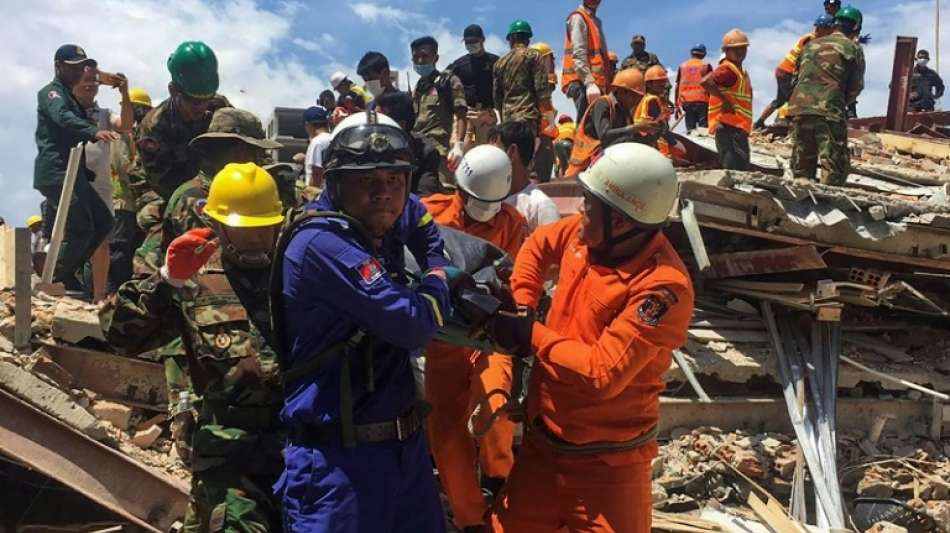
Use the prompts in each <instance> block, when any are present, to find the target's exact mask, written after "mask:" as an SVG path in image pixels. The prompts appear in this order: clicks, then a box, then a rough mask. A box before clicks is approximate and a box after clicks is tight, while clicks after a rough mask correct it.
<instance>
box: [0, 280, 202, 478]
mask: <svg viewBox="0 0 950 533" xmlns="http://www.w3.org/2000/svg"><path fill="white" fill-rule="evenodd" d="M32 301H33V319H32V332H33V345H34V346H38V348H37V349H35V350H34V351H33V352H32V353H26V354H24V353H17V352H16V351H15V350H14V346H13V342H12V339H13V321H14V316H13V310H14V293H13V291H10V290H8V291H2V292H0V389H3V390H5V391H7V392H10V393H12V394H14V395H15V396H16V397H17V398H19V399H21V400H24V401H26V402H28V403H30V404H31V405H33V406H34V407H36V408H38V409H40V410H42V411H43V412H45V413H46V414H48V415H50V416H52V417H54V418H56V419H58V420H59V421H61V422H63V423H65V424H67V425H69V426H70V427H72V428H73V429H75V430H77V431H79V432H81V433H83V434H85V435H86V436H88V437H90V438H92V439H95V440H96V441H98V442H101V443H103V444H106V445H108V446H110V447H112V448H115V449H117V450H119V451H121V452H122V453H124V454H126V455H127V456H129V457H131V458H133V459H135V460H136V461H138V462H139V463H141V464H144V465H147V466H149V467H151V468H154V469H156V470H159V471H161V472H162V473H164V474H168V475H170V476H172V477H173V478H175V479H179V480H184V481H187V480H188V479H189V477H190V474H189V472H188V469H187V468H186V467H185V465H184V464H183V463H182V462H181V460H180V459H179V457H178V454H177V453H176V452H175V450H174V449H173V445H172V442H171V441H170V440H169V439H168V428H167V426H168V424H167V415H166V414H165V412H164V410H165V408H164V405H162V404H161V403H157V402H156V403H154V404H149V403H148V402H141V401H134V400H133V401H128V400H127V399H126V398H122V397H114V398H108V397H106V395H107V394H109V393H111V392H112V391H111V390H104V389H103V388H102V387H100V386H99V383H100V382H102V381H105V380H108V379H109V377H108V376H90V375H83V374H88V370H90V369H91V367H86V366H84V365H83V364H84V363H87V364H88V363H91V362H93V361H94V358H96V357H100V358H103V357H104V358H108V359H110V360H112V362H116V363H119V364H121V363H123V362H124V361H122V360H121V359H120V356H117V355H114V354H111V353H107V352H99V351H96V350H90V349H88V348H81V347H79V345H82V346H86V347H89V346H92V347H102V346H101V345H100V343H104V338H103V336H102V331H101V328H100V327H99V316H98V313H99V308H98V307H97V306H95V305H90V304H88V303H85V302H82V301H79V300H75V299H72V298H68V297H65V296H61V297H52V296H49V295H47V294H45V293H42V292H38V293H36V294H35V295H34V297H33V300H32ZM82 359H85V360H83V361H77V360H82ZM127 362H128V363H129V364H132V365H149V366H148V367H146V368H148V369H149V370H150V371H151V372H153V373H157V374H161V372H162V369H161V367H160V366H158V365H154V364H153V363H145V362H138V361H134V360H129V361H127ZM151 365H154V366H151ZM76 374H80V375H76ZM157 374H156V376H155V377H158V376H157ZM153 380H154V377H153ZM113 385H115V386H116V387H121V386H122V384H121V383H114V384H113ZM90 386H91V387H93V388H88V387H90ZM96 388H98V389H99V390H94V389H96Z"/></svg>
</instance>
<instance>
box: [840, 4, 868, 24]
mask: <svg viewBox="0 0 950 533" xmlns="http://www.w3.org/2000/svg"><path fill="white" fill-rule="evenodd" d="M838 19H844V20H850V21H851V22H854V25H855V26H860V25H862V24H863V23H864V17H863V16H862V15H861V11H860V10H859V9H858V8H856V7H854V6H844V7H842V8H841V9H839V10H838V12H837V13H835V20H838Z"/></svg>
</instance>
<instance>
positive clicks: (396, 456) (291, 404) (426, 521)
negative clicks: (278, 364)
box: [275, 193, 451, 533]
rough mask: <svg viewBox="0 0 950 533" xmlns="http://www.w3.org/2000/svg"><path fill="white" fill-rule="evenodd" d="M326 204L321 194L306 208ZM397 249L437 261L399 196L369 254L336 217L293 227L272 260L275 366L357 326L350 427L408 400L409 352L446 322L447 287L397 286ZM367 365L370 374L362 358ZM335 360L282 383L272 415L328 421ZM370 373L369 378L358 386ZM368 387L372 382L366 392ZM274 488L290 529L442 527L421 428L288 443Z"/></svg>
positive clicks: (436, 248) (376, 532) (411, 399)
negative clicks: (276, 268) (278, 266)
mask: <svg viewBox="0 0 950 533" xmlns="http://www.w3.org/2000/svg"><path fill="white" fill-rule="evenodd" d="M307 208H308V209H313V210H317V211H336V210H337V209H336V207H335V206H334V205H333V202H332V201H331V200H330V198H329V196H328V195H327V194H326V193H324V194H323V195H322V196H321V197H320V198H319V199H317V200H316V201H315V202H313V203H311V204H310V205H308V206H307ZM404 247H407V248H408V249H409V250H410V251H411V252H412V254H413V256H414V257H415V259H416V261H417V262H418V263H419V264H420V266H422V269H423V271H425V270H426V269H429V268H434V267H440V266H445V265H447V264H448V261H447V260H446V259H445V257H444V252H443V243H442V238H441V237H440V236H439V232H438V229H437V228H436V226H435V224H434V223H433V222H432V217H431V216H430V215H429V214H428V212H427V211H426V209H425V207H424V206H423V205H422V204H421V203H420V202H419V200H418V198H416V197H415V196H411V197H410V199H409V201H408V202H407V204H406V207H405V209H404V211H403V215H402V216H401V218H400V219H399V221H398V222H397V224H396V226H395V227H394V228H393V229H392V230H390V232H389V233H388V234H387V235H386V237H385V238H384V240H383V245H382V246H381V247H380V248H379V249H377V250H371V249H370V248H369V246H368V245H367V244H366V243H364V242H362V241H361V240H360V239H359V238H357V237H356V236H355V235H354V232H353V231H351V230H350V228H349V226H348V223H347V222H346V220H344V219H342V218H332V217H331V218H314V219H312V220H309V221H307V222H305V223H303V224H302V225H301V226H300V227H299V228H298V229H297V230H296V232H295V233H294V235H293V236H292V239H291V241H290V243H289V245H288V247H287V250H286V254H285V255H284V259H283V269H282V273H283V290H282V296H283V297H282V302H283V305H282V311H283V316H284V346H286V352H287V354H286V355H285V362H284V364H285V365H286V366H288V367H289V369H288V370H292V369H293V368H294V367H295V366H299V365H302V364H305V363H306V362H307V361H309V360H312V358H314V357H316V356H317V355H318V354H320V353H322V352H324V351H325V350H327V349H328V348H329V347H331V346H333V345H334V344H337V343H339V342H340V341H344V340H346V339H348V338H350V337H352V336H353V334H354V332H355V331H357V330H359V329H362V330H363V331H365V332H366V333H367V334H368V335H370V336H371V337H373V339H374V342H373V344H372V353H371V357H368V358H367V357H363V356H362V355H359V356H355V357H351V358H350V359H349V360H350V365H351V378H352V379H351V384H352V399H353V417H354V422H355V424H357V425H362V424H372V423H378V422H386V421H391V420H394V419H396V418H398V417H400V416H403V415H405V414H406V413H407V412H411V411H412V409H413V407H414V406H415V404H416V402H417V394H416V386H415V382H414V379H413V372H412V366H411V362H410V359H411V357H414V356H416V355H418V354H419V353H420V352H421V350H422V348H423V347H424V346H426V344H428V342H429V341H430V340H431V339H432V337H433V336H434V335H435V332H436V330H437V329H438V327H439V326H441V325H442V322H443V319H444V318H445V319H447V318H448V316H447V314H448V313H449V312H450V309H451V307H450V300H449V289H448V287H447V285H446V283H445V282H444V281H443V279H442V278H440V277H438V276H425V277H424V278H423V279H422V280H421V282H420V283H419V285H418V286H417V287H416V288H415V289H409V288H408V279H407V277H406V275H405V273H404V271H405V257H404ZM370 361H371V362H372V369H371V370H370V368H369V365H368V363H369V362H370ZM340 364H342V363H341V362H340V361H335V362H334V363H332V364H330V365H328V366H327V367H326V368H321V369H320V370H319V371H317V372H314V373H313V374H312V375H309V376H305V377H301V378H299V379H297V380H296V381H295V382H291V383H287V384H286V386H287V387H286V399H285V403H284V408H283V410H282V412H281V418H282V420H283V422H284V423H285V424H286V425H287V426H289V427H291V428H293V427H301V426H304V427H315V426H338V425H339V424H340V418H341V415H340V412H341V409H340V405H341V402H340V389H341V372H340ZM370 381H371V382H372V386H370ZM370 388H372V390H370ZM284 456H285V463H286V464H285V470H284V473H283V475H282V476H281V479H280V480H279V481H278V483H277V485H276V486H275V489H276V491H277V494H278V495H280V496H281V497H282V501H283V506H284V521H285V529H286V530H287V531H288V532H290V531H294V532H334V533H337V532H338V533H385V532H407V533H408V532H413V533H428V532H442V531H444V524H443V518H442V509H441V505H440V501H439V496H438V489H437V487H436V482H435V479H434V477H433V475H432V463H431V460H430V458H429V449H428V444H427V442H426V439H425V435H424V432H423V431H418V432H416V433H415V434H414V435H412V436H411V437H410V438H408V439H407V440H405V441H403V442H399V441H396V440H393V441H385V442H375V443H364V442H358V443H356V445H355V446H353V447H344V446H342V444H340V445H321V446H319V447H307V446H305V445H300V444H299V443H295V442H293V441H291V442H290V444H289V445H288V447H287V448H286V449H285V451H284Z"/></svg>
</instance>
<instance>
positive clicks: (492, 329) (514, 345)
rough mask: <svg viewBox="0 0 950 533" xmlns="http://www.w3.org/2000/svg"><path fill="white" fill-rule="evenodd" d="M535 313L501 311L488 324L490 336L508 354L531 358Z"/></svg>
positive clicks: (528, 311)
mask: <svg viewBox="0 0 950 533" xmlns="http://www.w3.org/2000/svg"><path fill="white" fill-rule="evenodd" d="M534 323H535V320H534V313H533V312H532V311H530V310H527V311H524V312H520V313H511V312H508V311H499V312H498V313H496V314H495V316H494V317H492V319H491V320H490V321H489V322H488V336H489V337H490V338H491V340H492V341H493V342H494V343H495V345H496V346H498V347H499V348H501V349H502V350H503V351H505V352H506V353H509V354H511V355H514V356H515V357H531V355H533V352H534V349H533V347H532V346H531V332H532V331H533V330H534Z"/></svg>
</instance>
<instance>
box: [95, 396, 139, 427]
mask: <svg viewBox="0 0 950 533" xmlns="http://www.w3.org/2000/svg"><path fill="white" fill-rule="evenodd" d="M90 411H92V414H94V415H96V418H98V419H99V420H105V421H106V422H108V423H110V424H112V425H113V426H115V427H116V428H118V429H122V430H127V429H129V423H130V422H131V421H132V408H131V407H128V406H125V405H122V404H119V403H115V402H110V401H106V400H98V401H96V402H93V404H92V407H91V408H90Z"/></svg>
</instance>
